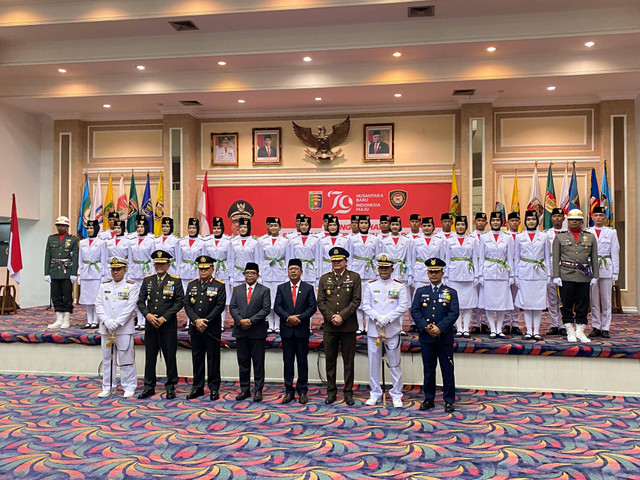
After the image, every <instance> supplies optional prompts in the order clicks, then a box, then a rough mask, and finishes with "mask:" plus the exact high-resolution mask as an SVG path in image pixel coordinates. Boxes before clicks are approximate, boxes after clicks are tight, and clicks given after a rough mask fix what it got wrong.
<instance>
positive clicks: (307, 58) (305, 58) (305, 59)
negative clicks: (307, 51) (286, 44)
mask: <svg viewBox="0 0 640 480" xmlns="http://www.w3.org/2000/svg"><path fill="white" fill-rule="evenodd" d="M302 60H304V61H305V62H310V61H311V57H304V58H303V59H302Z"/></svg>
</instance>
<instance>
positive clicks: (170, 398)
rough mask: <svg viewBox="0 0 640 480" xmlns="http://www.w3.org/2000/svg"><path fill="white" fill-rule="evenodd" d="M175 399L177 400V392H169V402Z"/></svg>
mask: <svg viewBox="0 0 640 480" xmlns="http://www.w3.org/2000/svg"><path fill="white" fill-rule="evenodd" d="M174 398H176V391H175V390H173V389H171V390H167V400H173V399H174Z"/></svg>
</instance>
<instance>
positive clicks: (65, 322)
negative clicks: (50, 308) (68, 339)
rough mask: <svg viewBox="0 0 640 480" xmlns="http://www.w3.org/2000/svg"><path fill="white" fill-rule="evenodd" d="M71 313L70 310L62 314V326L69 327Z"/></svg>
mask: <svg viewBox="0 0 640 480" xmlns="http://www.w3.org/2000/svg"><path fill="white" fill-rule="evenodd" d="M70 315H71V314H70V313H69V312H64V313H63V314H62V325H60V328H69V316H70Z"/></svg>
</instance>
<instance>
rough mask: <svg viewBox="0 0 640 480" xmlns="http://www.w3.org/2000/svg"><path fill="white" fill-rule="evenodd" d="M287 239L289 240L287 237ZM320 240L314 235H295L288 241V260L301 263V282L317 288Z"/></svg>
mask: <svg viewBox="0 0 640 480" xmlns="http://www.w3.org/2000/svg"><path fill="white" fill-rule="evenodd" d="M287 238H289V237H288V236H287ZM319 252H320V240H319V239H318V237H316V236H314V235H311V234H309V235H296V236H295V237H293V238H290V239H289V258H297V259H299V260H301V261H302V277H301V278H300V279H301V280H302V281H303V282H307V283H309V284H311V285H313V287H314V288H316V287H317V286H318V279H319V278H320V275H319V267H320V262H321V260H320V258H319Z"/></svg>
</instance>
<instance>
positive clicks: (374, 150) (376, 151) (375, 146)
mask: <svg viewBox="0 0 640 480" xmlns="http://www.w3.org/2000/svg"><path fill="white" fill-rule="evenodd" d="M373 153H374V154H375V153H378V144H377V143H376V144H375V145H374V147H373Z"/></svg>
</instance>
